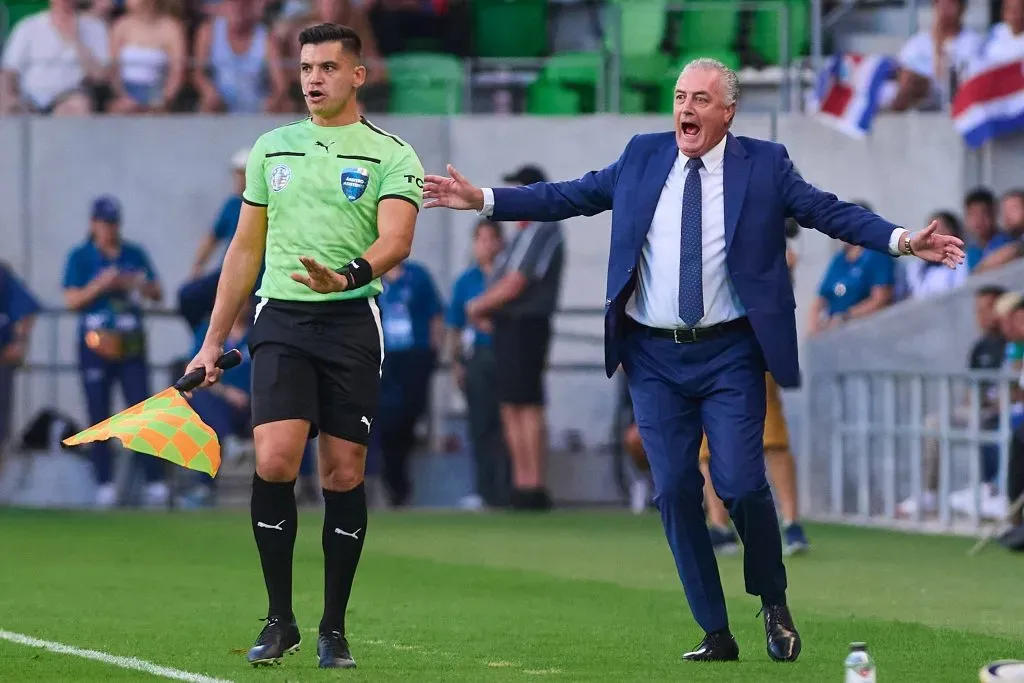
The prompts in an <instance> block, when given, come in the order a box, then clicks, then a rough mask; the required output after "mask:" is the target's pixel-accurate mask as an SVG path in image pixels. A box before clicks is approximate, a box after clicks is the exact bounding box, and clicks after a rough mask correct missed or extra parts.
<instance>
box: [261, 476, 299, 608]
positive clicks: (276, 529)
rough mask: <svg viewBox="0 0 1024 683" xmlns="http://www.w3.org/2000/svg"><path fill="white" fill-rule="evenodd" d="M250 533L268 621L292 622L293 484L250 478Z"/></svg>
mask: <svg viewBox="0 0 1024 683" xmlns="http://www.w3.org/2000/svg"><path fill="white" fill-rule="evenodd" d="M249 510H250V513H251V516H252V533H253V536H254V537H255V538H256V547H257V548H258V549H259V551H260V564H262V565H263V580H264V581H265V582H266V584H267V598H268V600H269V602H270V606H269V608H268V610H267V616H269V617H281V618H283V619H293V618H294V613H293V612H292V555H293V554H294V551H295V535H296V531H297V529H296V523H297V522H298V518H299V513H298V510H297V508H296V506H295V482H294V481H288V482H280V483H272V482H269V481H263V480H262V479H260V476H259V475H258V474H254V475H253V478H252V500H251V502H250V506H249Z"/></svg>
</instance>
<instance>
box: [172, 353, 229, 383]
mask: <svg viewBox="0 0 1024 683" xmlns="http://www.w3.org/2000/svg"><path fill="white" fill-rule="evenodd" d="M241 362H242V352H241V351H239V350H238V349H231V350H230V351H228V352H227V353H225V354H224V355H223V356H221V357H220V358H218V359H217V362H216V363H214V365H216V366H217V367H218V368H220V369H221V370H230V369H231V368H233V367H235V366H237V365H238V364H239V363H241ZM204 379H206V368H196V369H195V370H193V371H192V372H190V373H188V374H186V375H183V376H182V377H181V379H179V380H178V381H177V382H175V383H174V388H175V389H177V390H178V391H181V392H185V391H192V390H193V389H195V388H196V387H198V386H199V385H200V384H202V383H203V380H204Z"/></svg>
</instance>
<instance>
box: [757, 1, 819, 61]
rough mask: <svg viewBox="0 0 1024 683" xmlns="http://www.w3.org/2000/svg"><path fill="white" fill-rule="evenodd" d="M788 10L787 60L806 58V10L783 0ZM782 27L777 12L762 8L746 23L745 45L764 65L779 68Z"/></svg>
mask: <svg viewBox="0 0 1024 683" xmlns="http://www.w3.org/2000/svg"><path fill="white" fill-rule="evenodd" d="M786 6H787V7H788V9H789V58H790V59H793V58H794V57H798V56H800V55H805V54H807V47H808V45H809V43H810V26H809V22H810V17H809V14H810V7H809V5H808V4H807V2H806V1H805V0H787V1H786ZM781 24H782V15H781V8H778V7H765V8H763V9H758V10H756V11H755V12H754V16H753V19H752V20H751V23H750V34H749V42H750V47H751V48H753V50H754V52H756V53H757V54H758V55H759V56H760V57H761V58H762V59H764V60H765V61H766V62H767V63H768V64H781V63H782V57H783V53H784V51H785V47H784V46H783V45H782V39H781V36H779V28H780V26H781Z"/></svg>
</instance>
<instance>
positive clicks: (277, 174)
mask: <svg viewBox="0 0 1024 683" xmlns="http://www.w3.org/2000/svg"><path fill="white" fill-rule="evenodd" d="M291 179H292V170H291V169H290V168H288V167H287V166H285V165H284V164H279V165H277V166H275V167H274V170H273V171H271V172H270V189H271V190H273V191H274V192H280V191H281V190H283V189H284V188H286V187H288V182H289V181H290V180H291Z"/></svg>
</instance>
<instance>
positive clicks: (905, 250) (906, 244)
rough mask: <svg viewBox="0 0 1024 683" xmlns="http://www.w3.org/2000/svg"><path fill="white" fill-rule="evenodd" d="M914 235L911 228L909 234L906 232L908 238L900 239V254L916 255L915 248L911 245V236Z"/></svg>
mask: <svg viewBox="0 0 1024 683" xmlns="http://www.w3.org/2000/svg"><path fill="white" fill-rule="evenodd" d="M904 229H905V228H904ZM913 235H914V233H912V232H910V231H909V230H907V234H906V237H907V239H905V240H900V242H901V246H900V256H913V255H914V248H913V247H911V246H910V238H911V237H913Z"/></svg>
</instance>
